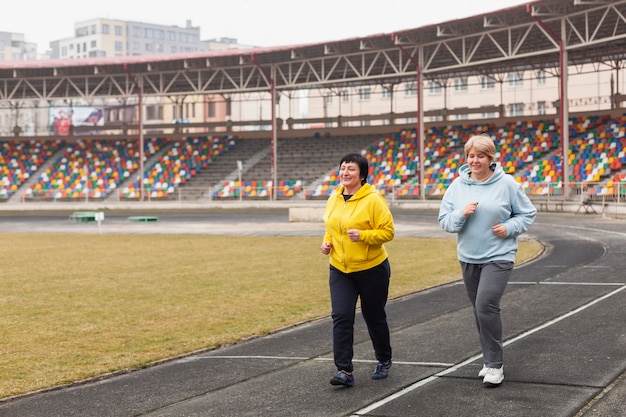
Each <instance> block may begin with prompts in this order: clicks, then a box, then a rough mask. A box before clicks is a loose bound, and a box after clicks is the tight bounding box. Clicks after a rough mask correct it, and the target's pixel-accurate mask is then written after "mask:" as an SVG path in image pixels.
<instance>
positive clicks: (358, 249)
mask: <svg viewBox="0 0 626 417" xmlns="http://www.w3.org/2000/svg"><path fill="white" fill-rule="evenodd" d="M343 188H344V186H343V185H340V186H339V187H337V188H336V189H335V191H334V192H333V194H331V196H330V197H328V201H327V202H326V210H325V212H324V224H325V226H326V233H325V234H324V242H331V243H332V249H331V251H330V264H331V265H332V266H334V267H335V268H337V269H338V270H340V271H341V272H344V273H350V272H358V271H364V270H366V269H370V268H373V267H375V266H377V265H379V264H380V263H381V262H383V261H384V260H385V259H387V256H388V255H387V250H386V249H385V247H384V245H383V243H385V242H389V241H390V240H392V239H393V237H394V234H395V228H394V225H393V216H392V215H391V211H390V210H389V206H388V205H387V201H386V200H385V198H384V197H383V196H382V195H380V194H379V193H378V192H377V191H376V189H375V188H374V187H373V186H371V185H370V184H367V183H366V184H364V185H363V186H362V187H361V188H360V189H359V191H357V192H356V194H354V195H353V196H352V197H351V198H350V199H349V200H348V201H344V198H343V195H342V193H343ZM348 229H358V230H360V232H361V233H360V239H359V241H358V242H352V241H350V238H349V237H348Z"/></svg>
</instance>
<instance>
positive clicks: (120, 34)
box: [115, 25, 124, 36]
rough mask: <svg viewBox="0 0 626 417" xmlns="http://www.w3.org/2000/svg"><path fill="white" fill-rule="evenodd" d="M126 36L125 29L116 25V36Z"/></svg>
mask: <svg viewBox="0 0 626 417" xmlns="http://www.w3.org/2000/svg"><path fill="white" fill-rule="evenodd" d="M123 34H124V29H123V28H122V27H121V26H120V25H115V35H116V36H122V35H123Z"/></svg>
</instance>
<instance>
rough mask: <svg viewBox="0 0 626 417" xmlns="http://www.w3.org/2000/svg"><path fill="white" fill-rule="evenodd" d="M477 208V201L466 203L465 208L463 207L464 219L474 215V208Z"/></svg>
mask: <svg viewBox="0 0 626 417" xmlns="http://www.w3.org/2000/svg"><path fill="white" fill-rule="evenodd" d="M477 207H478V201H474V202H473V203H467V205H466V206H465V207H463V215H464V216H465V217H467V216H471V215H472V214H474V213H476V208H477Z"/></svg>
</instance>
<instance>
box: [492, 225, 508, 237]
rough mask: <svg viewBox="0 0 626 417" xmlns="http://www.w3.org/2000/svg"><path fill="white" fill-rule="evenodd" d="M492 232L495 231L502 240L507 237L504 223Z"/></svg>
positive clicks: (495, 227) (494, 227)
mask: <svg viewBox="0 0 626 417" xmlns="http://www.w3.org/2000/svg"><path fill="white" fill-rule="evenodd" d="M491 231H493V233H494V234H495V235H496V236H498V237H499V238H501V239H504V238H505V237H506V226H505V225H504V224H502V223H500V224H496V225H495V226H493V227H492V228H491Z"/></svg>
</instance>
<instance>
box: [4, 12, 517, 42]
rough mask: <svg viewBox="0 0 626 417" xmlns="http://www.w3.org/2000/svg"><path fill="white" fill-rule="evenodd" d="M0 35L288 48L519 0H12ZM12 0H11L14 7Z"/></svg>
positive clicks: (393, 28)
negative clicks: (144, 31) (146, 32)
mask: <svg viewBox="0 0 626 417" xmlns="http://www.w3.org/2000/svg"><path fill="white" fill-rule="evenodd" d="M9 1H10V7H5V8H4V9H5V10H4V12H3V13H2V14H1V15H0V31H3V32H18V33H23V34H24V35H25V37H26V41H28V42H35V43H37V44H38V45H37V49H38V51H39V52H40V53H42V52H44V51H45V50H47V49H48V44H49V42H50V41H52V40H57V39H63V38H69V37H73V36H74V23H75V22H79V21H83V20H89V19H94V18H99V17H102V18H110V19H121V20H136V21H141V22H148V23H156V24H164V25H176V26H185V25H186V22H187V20H191V23H192V25H193V26H199V27H200V35H201V39H202V40H206V39H211V38H220V37H229V38H236V39H237V40H238V42H239V43H240V44H245V45H254V46H282V45H294V44H302V43H317V42H324V41H328V40H341V39H347V38H353V37H361V36H368V35H375V34H380V33H391V32H394V31H398V30H403V29H413V28H417V27H421V26H425V25H430V24H434V23H441V22H445V21H448V20H454V19H459V18H463V17H468V16H473V15H476V14H480V13H485V12H492V11H496V10H501V9H505V8H508V7H511V6H516V5H520V4H524V3H527V2H524V1H519V0H481V1H470V0H433V1H423V0H422V1H418V0H316V1H310V0H309V1H302V0H219V1H215V0H205V1H198V0H174V1H155V0H151V1H146V0H104V1H96V2H90V1H85V0H80V1H78V0H64V1H41V0H19V1H17V0H9ZM8 4H9V3H7V5H8Z"/></svg>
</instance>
